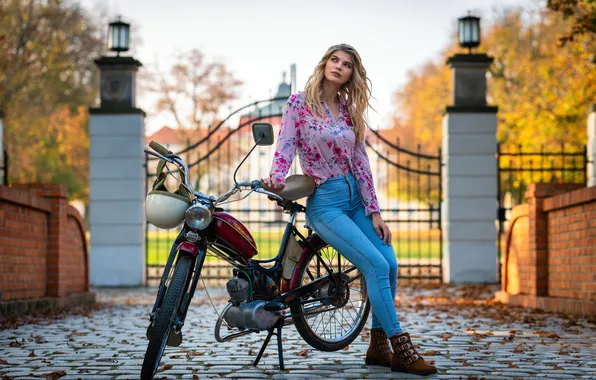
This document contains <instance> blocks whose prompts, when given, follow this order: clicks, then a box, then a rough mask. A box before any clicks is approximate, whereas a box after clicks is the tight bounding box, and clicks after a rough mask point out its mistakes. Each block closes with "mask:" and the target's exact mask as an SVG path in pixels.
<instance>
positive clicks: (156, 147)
mask: <svg viewBox="0 0 596 380" xmlns="http://www.w3.org/2000/svg"><path fill="white" fill-rule="evenodd" d="M149 146H150V147H151V149H153V150H154V151H156V152H157V153H159V154H161V155H163V156H167V155H168V154H172V152H170V151H169V150H168V149H167V148H166V147H164V146H163V145H161V144H159V143H157V142H155V141H151V142H150V143H149Z"/></svg>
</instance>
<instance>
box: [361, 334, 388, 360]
mask: <svg viewBox="0 0 596 380" xmlns="http://www.w3.org/2000/svg"><path fill="white" fill-rule="evenodd" d="M392 356H393V353H392V352H391V348H389V342H388V341H387V334H385V331H383V329H371V330H370V345H369V346H368V351H366V359H364V362H365V363H366V364H367V365H382V366H384V367H391V358H392Z"/></svg>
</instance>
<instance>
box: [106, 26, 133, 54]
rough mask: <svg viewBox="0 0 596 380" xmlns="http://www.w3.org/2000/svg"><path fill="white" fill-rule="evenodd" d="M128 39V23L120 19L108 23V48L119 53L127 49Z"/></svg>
mask: <svg viewBox="0 0 596 380" xmlns="http://www.w3.org/2000/svg"><path fill="white" fill-rule="evenodd" d="M129 41H130V24H127V23H125V22H122V21H115V22H112V23H110V26H109V29H108V49H110V50H112V51H116V52H118V53H120V52H121V51H127V50H128V47H129Z"/></svg>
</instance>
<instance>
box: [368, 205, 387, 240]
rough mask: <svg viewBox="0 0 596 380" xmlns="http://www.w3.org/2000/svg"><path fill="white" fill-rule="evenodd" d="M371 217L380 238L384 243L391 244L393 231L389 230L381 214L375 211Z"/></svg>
mask: <svg viewBox="0 0 596 380" xmlns="http://www.w3.org/2000/svg"><path fill="white" fill-rule="evenodd" d="M371 217H372V223H373V227H374V228H375V231H377V235H379V238H380V239H382V240H383V244H387V245H391V231H389V227H388V226H387V223H385V221H384V220H383V218H381V214H380V213H378V212H373V213H372V214H371Z"/></svg>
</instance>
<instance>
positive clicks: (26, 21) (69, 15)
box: [0, 0, 104, 198]
mask: <svg viewBox="0 0 596 380" xmlns="http://www.w3.org/2000/svg"><path fill="white" fill-rule="evenodd" d="M0 15H2V17H0V36H3V39H1V40H0V109H2V110H3V111H4V112H5V123H4V126H5V127H4V128H5V133H4V135H5V137H4V138H5V146H6V148H7V150H8V153H9V157H10V170H9V173H10V181H11V182H37V181H60V182H65V183H66V184H67V185H68V189H69V192H70V194H71V198H75V197H85V196H86V193H87V191H86V183H87V174H86V173H87V171H86V170H83V168H82V167H81V166H83V167H86V166H88V153H87V151H86V149H88V140H87V137H86V133H85V130H86V127H87V117H86V110H85V107H86V106H89V105H90V104H92V103H93V100H94V99H95V97H96V94H97V92H98V91H97V79H98V78H97V71H96V68H95V65H94V63H93V58H95V57H98V56H99V55H101V53H102V50H103V46H104V43H103V40H100V38H99V36H100V33H99V32H98V28H97V27H96V26H95V24H94V22H93V20H92V19H91V18H90V17H88V16H87V14H86V13H85V11H84V10H83V9H81V8H80V7H79V6H78V5H77V4H76V3H70V2H68V1H63V0H48V1H34V0H28V1H25V0H4V1H1V2H0ZM81 107H83V108H81ZM73 123H74V124H76V126H75V125H73ZM77 123H79V124H77ZM66 131H77V133H76V134H73V135H72V136H70V135H69V136H66V135H65V133H66ZM63 144H69V146H64V145H63ZM64 152H74V153H76V155H75V156H73V157H72V158H71V159H66V156H65V155H64ZM48 160H61V161H55V162H48Z"/></svg>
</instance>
